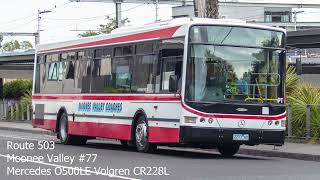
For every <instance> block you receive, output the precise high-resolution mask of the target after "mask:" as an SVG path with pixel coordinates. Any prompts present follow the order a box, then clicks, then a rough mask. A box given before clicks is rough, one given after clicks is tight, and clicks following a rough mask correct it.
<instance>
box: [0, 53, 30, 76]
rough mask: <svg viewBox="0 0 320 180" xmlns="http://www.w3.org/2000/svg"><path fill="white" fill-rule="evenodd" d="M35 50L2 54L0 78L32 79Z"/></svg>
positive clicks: (0, 56) (0, 55) (0, 57)
mask: <svg viewBox="0 0 320 180" xmlns="http://www.w3.org/2000/svg"><path fill="white" fill-rule="evenodd" d="M34 52H35V51H34V50H28V51H24V52H10V53H2V54H0V79H32V75H33V61H34ZM0 81H2V80H0Z"/></svg>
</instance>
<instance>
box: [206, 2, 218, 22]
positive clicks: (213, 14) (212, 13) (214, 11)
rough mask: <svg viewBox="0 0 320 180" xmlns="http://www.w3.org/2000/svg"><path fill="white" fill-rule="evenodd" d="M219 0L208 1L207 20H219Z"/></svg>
mask: <svg viewBox="0 0 320 180" xmlns="http://www.w3.org/2000/svg"><path fill="white" fill-rule="evenodd" d="M218 2H219V1H218V0H206V17H207V18H214V19H218V18H219V11H218V9H219V7H218Z"/></svg>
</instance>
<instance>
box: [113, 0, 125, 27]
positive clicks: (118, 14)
mask: <svg viewBox="0 0 320 180" xmlns="http://www.w3.org/2000/svg"><path fill="white" fill-rule="evenodd" d="M122 2H123V0H114V3H115V5H116V22H117V28H119V27H121V26H122V22H121V21H122V18H121V3H122Z"/></svg>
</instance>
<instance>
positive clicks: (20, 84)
mask: <svg viewBox="0 0 320 180" xmlns="http://www.w3.org/2000/svg"><path fill="white" fill-rule="evenodd" d="M30 89H32V81H31V80H22V79H19V80H14V81H10V82H7V83H5V84H4V85H3V98H6V99H20V98H21V97H22V96H23V95H24V94H25V93H26V92H27V91H28V90H30Z"/></svg>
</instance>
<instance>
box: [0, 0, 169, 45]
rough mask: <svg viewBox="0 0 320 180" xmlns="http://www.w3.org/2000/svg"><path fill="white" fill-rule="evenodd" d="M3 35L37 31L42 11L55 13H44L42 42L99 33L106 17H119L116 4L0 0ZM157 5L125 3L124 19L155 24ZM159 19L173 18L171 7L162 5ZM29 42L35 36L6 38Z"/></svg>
mask: <svg viewBox="0 0 320 180" xmlns="http://www.w3.org/2000/svg"><path fill="white" fill-rule="evenodd" d="M0 1H1V5H0V32H36V31H37V11H38V9H39V10H41V11H43V10H51V11H52V12H51V13H46V14H42V15H41V16H42V18H41V28H40V29H41V30H43V31H41V33H40V34H41V36H40V38H41V39H40V40H41V43H48V42H53V41H61V40H67V39H74V38H77V35H78V34H79V33H81V32H79V31H74V30H89V29H91V30H95V29H97V28H98V26H99V24H104V23H106V22H107V20H106V16H108V15H109V16H110V17H115V5H114V4H113V3H95V2H81V3H79V2H69V1H68V0H0ZM155 9H156V8H155V5H154V4H123V5H122V11H123V13H122V17H123V18H125V17H128V18H129V20H130V23H129V24H128V25H140V24H141V25H143V24H146V23H152V22H154V21H155V12H156V11H155ZM159 18H160V19H161V20H167V19H170V18H171V5H160V6H159ZM11 39H18V40H19V41H22V40H29V41H31V42H34V38H33V37H10V36H8V37H5V41H9V40H11Z"/></svg>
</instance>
